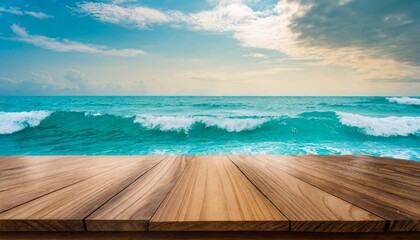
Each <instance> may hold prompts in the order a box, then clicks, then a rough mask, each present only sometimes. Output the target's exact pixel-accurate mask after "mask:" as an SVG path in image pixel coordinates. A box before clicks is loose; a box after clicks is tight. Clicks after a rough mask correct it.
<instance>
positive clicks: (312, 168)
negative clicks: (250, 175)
mask: <svg viewBox="0 0 420 240" xmlns="http://www.w3.org/2000/svg"><path fill="white" fill-rule="evenodd" d="M254 158H255V159H256V160H258V161H262V162H264V163H266V164H268V165H269V166H271V167H273V168H278V169H282V170H283V171H285V172H288V173H289V174H291V175H292V176H294V177H296V178H299V179H301V180H303V181H305V182H307V183H310V184H312V185H314V186H316V187H318V188H320V189H322V190H324V191H326V192H328V193H330V194H332V195H335V196H337V197H339V198H341V199H343V200H345V201H347V202H349V203H351V204H353V205H355V206H358V207H360V208H363V209H365V210H367V211H369V212H371V213H374V214H375V215H377V216H379V217H382V218H384V219H386V220H389V222H390V226H389V229H388V230H389V231H420V222H419V221H418V220H419V219H420V201H419V200H418V198H417V200H415V199H416V196H418V194H419V192H418V191H417V190H416V188H415V187H414V186H413V187H412V188H405V189H404V190H401V188H399V187H395V186H393V185H392V183H391V184H388V185H387V186H385V183H384V179H383V178H381V177H375V178H372V177H371V178H369V177H367V176H366V175H365V174H362V173H360V172H358V171H355V170H352V171H349V169H348V168H346V166H345V165H339V164H337V165H335V167H331V166H329V165H328V164H326V163H325V161H317V159H318V157H316V156H306V157H303V156H283V157H280V156H258V157H254ZM340 158H348V157H346V156H336V157H335V158H334V159H340ZM360 158H363V156H361V157H359V159H360ZM327 159H331V161H334V159H332V158H329V157H327V158H325V160H327ZM370 160H371V159H370ZM337 161H339V160H337ZM394 161H395V160H394ZM380 162H382V163H383V162H386V161H385V160H379V162H378V161H377V162H376V164H380ZM411 165H412V166H409V167H407V166H404V164H402V166H400V167H398V166H399V165H394V168H399V169H398V170H396V171H395V172H400V174H401V175H403V176H405V177H409V178H410V179H411V181H412V182H418V181H419V178H420V175H418V176H416V175H415V174H416V170H415V169H418V168H420V166H419V163H418V162H413V164H411ZM389 167H390V165H389V163H388V165H387V168H389ZM362 168H363V167H362ZM408 169H411V170H410V172H411V173H412V174H408V175H407V174H403V172H406V170H408ZM371 171H374V172H376V174H382V175H384V176H388V177H389V175H388V174H387V173H386V172H382V170H381V168H379V167H378V168H376V170H371ZM393 182H395V184H396V185H398V183H401V182H402V180H401V179H399V178H398V177H395V178H394V181H393ZM402 191H406V192H408V193H411V197H402V196H401V192H402Z"/></svg>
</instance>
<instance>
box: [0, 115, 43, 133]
mask: <svg viewBox="0 0 420 240" xmlns="http://www.w3.org/2000/svg"><path fill="white" fill-rule="evenodd" d="M50 114H51V112H47V111H30V112H0V134H11V133H14V132H18V131H21V130H23V129H25V128H27V127H36V126H38V125H39V124H40V123H41V121H42V120H43V119H45V118H46V117H48V116H50Z"/></svg>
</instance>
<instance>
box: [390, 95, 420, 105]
mask: <svg viewBox="0 0 420 240" xmlns="http://www.w3.org/2000/svg"><path fill="white" fill-rule="evenodd" d="M386 100H388V102H390V103H398V104H405V105H420V98H410V97H390V98H387V99H386Z"/></svg>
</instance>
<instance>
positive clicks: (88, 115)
mask: <svg viewBox="0 0 420 240" xmlns="http://www.w3.org/2000/svg"><path fill="white" fill-rule="evenodd" d="M98 116H102V113H98V112H85V117H98Z"/></svg>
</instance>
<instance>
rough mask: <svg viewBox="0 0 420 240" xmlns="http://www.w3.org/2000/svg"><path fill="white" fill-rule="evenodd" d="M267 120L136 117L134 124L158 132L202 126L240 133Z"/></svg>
mask: <svg viewBox="0 0 420 240" xmlns="http://www.w3.org/2000/svg"><path fill="white" fill-rule="evenodd" d="M269 120H270V119H268V118H228V117H201V116H151V115H138V116H136V118H135V119H134V122H135V123H139V124H140V125H142V126H143V127H145V128H147V129H157V130H160V131H184V132H188V131H189V130H190V129H191V128H192V127H193V125H195V124H202V125H204V126H205V127H217V128H219V129H223V130H226V131H227V132H241V131H246V130H253V129H256V128H258V127H260V126H261V125H262V124H264V123H266V122H268V121H269Z"/></svg>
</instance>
